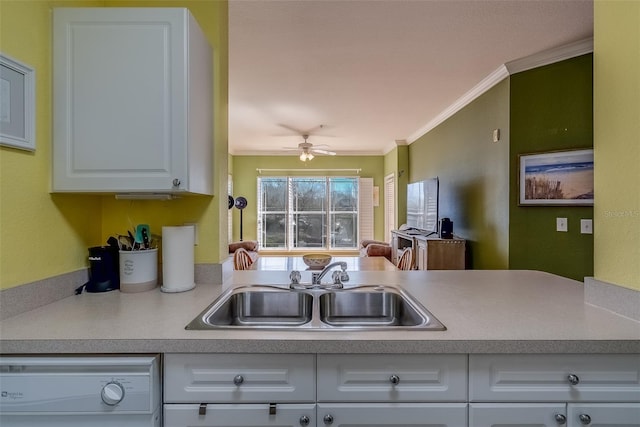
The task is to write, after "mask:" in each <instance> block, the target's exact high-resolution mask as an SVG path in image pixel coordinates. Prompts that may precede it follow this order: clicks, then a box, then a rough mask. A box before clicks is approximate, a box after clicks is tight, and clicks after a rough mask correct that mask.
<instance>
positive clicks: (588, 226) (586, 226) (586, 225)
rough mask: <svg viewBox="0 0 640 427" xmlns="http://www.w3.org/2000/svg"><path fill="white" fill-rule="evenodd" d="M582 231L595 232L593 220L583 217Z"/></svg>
mask: <svg viewBox="0 0 640 427" xmlns="http://www.w3.org/2000/svg"><path fill="white" fill-rule="evenodd" d="M580 233H582V234H593V220H591V219H581V220H580Z"/></svg>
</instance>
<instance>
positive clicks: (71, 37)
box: [53, 8, 213, 192]
mask: <svg viewBox="0 0 640 427" xmlns="http://www.w3.org/2000/svg"><path fill="white" fill-rule="evenodd" d="M190 23H192V24H190ZM193 24H195V21H193V18H192V17H191V16H190V14H189V12H188V11H187V10H186V9H179V8H170V9H168V8H56V9H54V23H53V30H54V32H53V81H54V82H53V86H54V109H53V111H54V114H55V118H54V121H53V142H54V143H53V191H95V192H118V191H121V192H153V191H158V192H182V191H185V190H188V189H189V187H190V185H192V184H194V183H190V180H193V179H192V177H191V176H190V173H189V168H190V167H193V168H194V169H200V168H203V167H204V165H205V164H207V163H200V164H197V165H190V164H189V162H190V161H192V160H193V159H192V156H191V155H190V153H189V150H188V146H189V143H191V142H194V141H192V140H191V137H192V136H193V135H198V137H203V138H204V139H207V141H203V142H204V143H205V144H208V145H211V144H212V140H211V138H210V134H211V133H210V132H211V131H209V135H201V134H202V129H205V130H204V132H205V133H206V132H207V130H206V128H203V126H201V125H198V124H196V123H195V122H193V121H190V117H189V114H190V110H194V109H195V107H196V106H195V105H191V103H192V102H197V103H198V104H200V105H198V107H201V108H205V109H207V111H208V112H209V113H210V114H209V116H208V117H207V121H208V124H207V126H208V128H209V130H210V129H211V117H212V108H210V106H209V107H207V105H208V104H211V103H212V101H211V98H212V96H213V95H212V90H211V85H212V81H211V80H212V72H211V68H212V64H211V52H210V48H209V47H208V44H207V43H206V42H204V43H202V42H197V41H196V40H192V39H191V37H193V38H195V37H196V36H198V35H199V36H200V37H199V39H203V37H204V36H202V35H201V34H200V32H199V29H197V30H198V31H196V29H195V28H192V27H193ZM195 48H197V49H198V52H190V50H191V49H195ZM194 58H197V60H198V61H201V62H199V63H198V66H199V67H200V69H199V70H198V72H197V73H190V70H189V61H190V60H194ZM207 58H208V63H207ZM191 77H193V78H191ZM195 78H197V79H198V83H196V82H195V81H194V79H195ZM188 91H200V92H201V95H199V96H190V94H189V93H188ZM203 101H204V103H203ZM197 114H207V113H206V112H204V113H200V112H199V110H198V113H197ZM191 125H194V126H191ZM196 151H197V150H196ZM206 151H207V152H208V153H209V154H210V153H211V150H210V149H207V150H206ZM198 156H201V159H200V160H199V161H200V162H208V163H210V162H211V161H212V158H206V157H205V153H204V152H200V153H198ZM195 161H198V160H195ZM210 169H211V168H210V167H209V171H210ZM209 180H210V177H209ZM176 184H177V185H176Z"/></svg>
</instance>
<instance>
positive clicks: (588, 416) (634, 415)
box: [567, 403, 640, 427]
mask: <svg viewBox="0 0 640 427" xmlns="http://www.w3.org/2000/svg"><path fill="white" fill-rule="evenodd" d="M567 417H568V421H569V423H568V427H583V426H589V427H612V426H615V427H640V403H602V404H597V403H585V404H573V403H572V404H569V405H568V408H567Z"/></svg>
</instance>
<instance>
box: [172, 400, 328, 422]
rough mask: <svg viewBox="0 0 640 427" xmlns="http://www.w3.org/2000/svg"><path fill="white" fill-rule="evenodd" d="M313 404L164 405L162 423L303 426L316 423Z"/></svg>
mask: <svg viewBox="0 0 640 427" xmlns="http://www.w3.org/2000/svg"><path fill="white" fill-rule="evenodd" d="M315 416H316V405H315V404H313V403H309V404H277V405H269V404H237V405H236V404H207V405H194V404H173V405H164V426H165V427H247V426H252V427H267V426H277V427H300V426H302V427H305V426H315V425H316V420H315Z"/></svg>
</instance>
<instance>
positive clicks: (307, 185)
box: [258, 177, 359, 250]
mask: <svg viewBox="0 0 640 427" xmlns="http://www.w3.org/2000/svg"><path fill="white" fill-rule="evenodd" d="M358 190H359V182H358V178H344V177H331V178H329V177H268V178H258V241H259V243H260V247H261V248H263V249H283V250H289V249H301V248H316V249H356V248H357V245H358V235H359V230H358V228H359V227H358V217H359V197H358V196H359V191H358Z"/></svg>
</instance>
